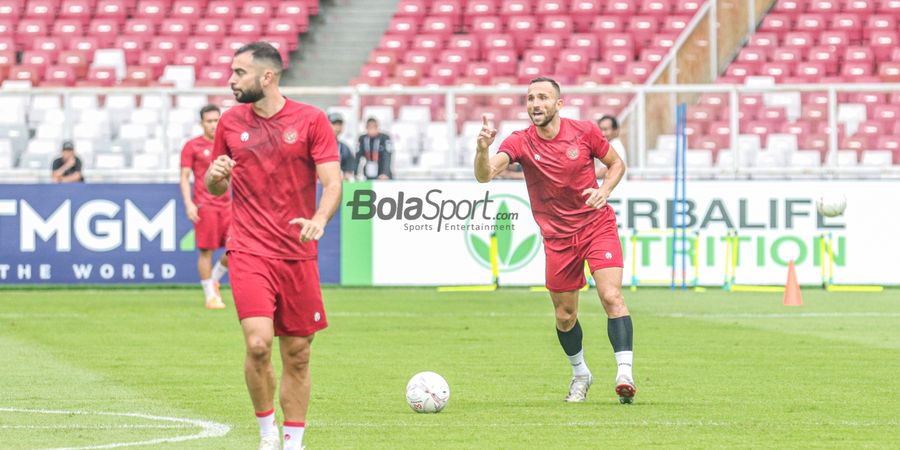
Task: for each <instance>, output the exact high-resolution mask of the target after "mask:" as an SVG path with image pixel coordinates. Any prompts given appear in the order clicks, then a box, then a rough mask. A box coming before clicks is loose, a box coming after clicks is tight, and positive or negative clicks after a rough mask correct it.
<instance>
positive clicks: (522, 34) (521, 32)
mask: <svg viewBox="0 0 900 450" xmlns="http://www.w3.org/2000/svg"><path fill="white" fill-rule="evenodd" d="M506 32H507V33H508V34H509V35H510V36H512V38H513V40H514V41H515V48H516V49H517V50H518V51H523V50H524V49H525V48H527V47H528V46H530V44H531V41H532V40H533V39H534V36H535V34H537V32H538V24H537V19H536V18H535V17H534V16H512V17H510V18H509V21H508V22H507V24H506ZM493 34H497V33H493Z"/></svg>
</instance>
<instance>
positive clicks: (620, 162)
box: [600, 147, 625, 196]
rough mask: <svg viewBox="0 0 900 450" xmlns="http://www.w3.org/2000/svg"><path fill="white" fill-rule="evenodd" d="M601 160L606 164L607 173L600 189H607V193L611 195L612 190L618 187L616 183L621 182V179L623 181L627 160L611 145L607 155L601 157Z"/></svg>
mask: <svg viewBox="0 0 900 450" xmlns="http://www.w3.org/2000/svg"><path fill="white" fill-rule="evenodd" d="M600 162H602V163H603V165H604V166H606V174H605V175H604V176H603V184H602V185H601V186H600V189H603V190H605V192H606V195H607V196H609V194H610V193H612V190H613V189H615V188H616V185H618V184H619V181H622V177H623V176H625V160H624V159H622V157H621V156H619V152H617V151H615V150H613V149H612V147H610V149H609V151H607V152H606V155H605V156H603V158H600Z"/></svg>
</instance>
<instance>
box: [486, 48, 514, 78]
mask: <svg viewBox="0 0 900 450" xmlns="http://www.w3.org/2000/svg"><path fill="white" fill-rule="evenodd" d="M485 60H486V61H487V62H488V63H490V64H491V65H492V66H493V75H494V76H498V75H499V76H504V77H507V76H513V75H515V74H516V64H517V62H518V58H517V54H516V52H515V51H514V50H504V49H498V50H488V52H487V55H486V58H485Z"/></svg>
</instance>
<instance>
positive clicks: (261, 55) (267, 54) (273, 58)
mask: <svg viewBox="0 0 900 450" xmlns="http://www.w3.org/2000/svg"><path fill="white" fill-rule="evenodd" d="M247 52H250V53H251V54H252V55H253V60H254V61H256V60H260V61H265V62H268V63H269V64H271V65H272V66H274V68H275V69H276V70H275V71H276V72H277V73H278V74H281V71H282V70H283V69H284V61H283V60H282V59H281V53H278V49H277V48H275V47H274V46H273V45H272V44H270V43H268V42H265V41H257V42H251V43H249V44H247V45H245V46H243V47H241V48H239V49H237V51H235V52H234V56H237V55H240V54H242V53H247Z"/></svg>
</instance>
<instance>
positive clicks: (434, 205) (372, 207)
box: [345, 189, 541, 271]
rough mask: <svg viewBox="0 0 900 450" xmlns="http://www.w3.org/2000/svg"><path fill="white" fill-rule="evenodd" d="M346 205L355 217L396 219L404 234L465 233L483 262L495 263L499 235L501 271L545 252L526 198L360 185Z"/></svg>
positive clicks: (486, 264) (467, 242) (468, 245)
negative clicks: (389, 189) (386, 190)
mask: <svg viewBox="0 0 900 450" xmlns="http://www.w3.org/2000/svg"><path fill="white" fill-rule="evenodd" d="M345 206H347V207H349V208H351V209H350V218H351V219H352V220H379V221H383V222H388V223H395V224H396V226H397V227H400V228H401V229H402V231H403V232H408V233H416V232H436V233H441V232H445V233H446V232H451V233H452V232H461V234H462V238H463V240H464V241H465V243H464V245H465V246H466V249H467V250H468V252H469V254H470V255H471V256H472V258H473V259H475V260H476V261H477V262H478V264H480V265H482V266H484V267H487V268H490V267H491V250H490V248H491V242H492V238H496V245H497V260H498V261H497V262H498V265H499V268H500V270H501V271H510V270H516V269H518V268H521V267H523V266H525V265H526V264H528V263H529V262H530V261H531V260H532V259H534V257H535V255H536V254H537V252H538V251H539V250H540V246H541V237H540V230H539V229H538V227H537V224H535V223H534V220H533V219H532V216H531V206H530V204H529V203H528V201H527V200H526V199H523V198H521V197H518V196H516V195H510V194H491V193H490V192H489V191H484V194H478V195H477V196H472V197H468V198H459V196H458V195H455V196H450V195H448V193H446V192H444V191H442V190H441V189H431V190H429V191H426V192H425V193H424V194H420V193H418V192H407V191H398V192H394V193H391V194H384V193H381V195H379V193H378V192H376V191H374V190H371V189H359V190H356V191H354V192H353V197H352V199H351V200H350V201H348V202H347V203H346V204H345Z"/></svg>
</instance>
